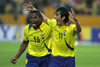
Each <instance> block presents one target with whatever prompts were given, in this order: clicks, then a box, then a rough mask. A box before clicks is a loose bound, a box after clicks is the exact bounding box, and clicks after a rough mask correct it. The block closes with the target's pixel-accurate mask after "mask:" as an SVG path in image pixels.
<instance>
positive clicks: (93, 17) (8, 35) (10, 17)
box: [0, 0, 100, 67]
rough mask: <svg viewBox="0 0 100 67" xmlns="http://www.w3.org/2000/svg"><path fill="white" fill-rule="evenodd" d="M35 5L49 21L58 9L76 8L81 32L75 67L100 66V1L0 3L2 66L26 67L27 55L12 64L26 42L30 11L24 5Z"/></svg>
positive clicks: (16, 0)
mask: <svg viewBox="0 0 100 67" xmlns="http://www.w3.org/2000/svg"><path fill="white" fill-rule="evenodd" d="M29 2H32V4H33V5H34V6H35V7H36V8H37V9H39V11H42V12H43V13H44V14H45V15H46V16H47V17H49V18H50V19H52V18H53V16H54V12H55V10H56V9H57V8H58V7H62V6H65V7H67V8H68V10H70V8H74V9H75V13H76V17H77V18H78V20H79V22H80V24H81V26H82V32H81V33H80V36H81V37H80V38H79V40H78V45H77V46H76V67H100V0H0V67H24V66H25V54H26V52H27V50H26V51H25V52H24V54H23V55H22V56H21V57H20V58H19V60H18V62H17V64H16V65H13V64H11V63H10V59H11V58H12V57H14V56H15V54H16V53H17V51H18V49H19V46H20V44H21V42H22V40H23V30H24V27H25V25H27V24H28V21H29V13H30V12H29V11H24V10H23V9H22V5H23V3H29Z"/></svg>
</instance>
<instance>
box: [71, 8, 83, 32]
mask: <svg viewBox="0 0 100 67" xmlns="http://www.w3.org/2000/svg"><path fill="white" fill-rule="evenodd" d="M69 14H70V16H71V18H72V19H73V20H74V21H75V24H76V27H75V28H74V32H75V33H79V32H81V31H82V28H81V25H80V23H79V21H78V19H77V18H76V16H75V13H74V10H73V9H72V8H71V12H69Z"/></svg>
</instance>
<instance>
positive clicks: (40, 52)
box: [24, 22, 52, 57]
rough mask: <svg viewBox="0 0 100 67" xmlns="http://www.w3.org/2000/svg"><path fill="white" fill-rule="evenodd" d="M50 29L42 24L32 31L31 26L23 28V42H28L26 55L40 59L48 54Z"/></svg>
mask: <svg viewBox="0 0 100 67" xmlns="http://www.w3.org/2000/svg"><path fill="white" fill-rule="evenodd" d="M51 31H52V30H51V27H50V26H49V25H47V24H46V23H44V22H42V24H41V25H40V27H39V28H37V29H34V28H33V27H32V24H31V23H30V24H28V25H27V26H25V28H24V40H25V41H28V40H29V47H28V53H29V54H30V55H32V56H36V57H42V56H45V55H48V54H50V42H49V41H51V38H52V36H51V34H50V33H51Z"/></svg>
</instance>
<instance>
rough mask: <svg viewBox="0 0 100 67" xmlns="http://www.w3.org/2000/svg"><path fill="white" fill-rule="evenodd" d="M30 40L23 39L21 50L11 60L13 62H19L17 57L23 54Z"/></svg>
mask: <svg viewBox="0 0 100 67" xmlns="http://www.w3.org/2000/svg"><path fill="white" fill-rule="evenodd" d="M28 43H29V41H23V42H22V43H21V45H20V48H19V51H18V52H17V54H16V55H15V57H14V58H12V59H11V60H10V61H11V63H13V64H15V63H16V62H17V59H18V58H19V57H20V56H21V55H22V53H23V52H24V51H25V50H26V48H27V45H28Z"/></svg>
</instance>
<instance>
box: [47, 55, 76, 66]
mask: <svg viewBox="0 0 100 67" xmlns="http://www.w3.org/2000/svg"><path fill="white" fill-rule="evenodd" d="M49 67H75V57H61V56H57V57H53V56H51V59H50V63H49Z"/></svg>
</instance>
